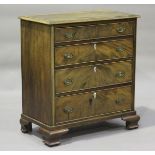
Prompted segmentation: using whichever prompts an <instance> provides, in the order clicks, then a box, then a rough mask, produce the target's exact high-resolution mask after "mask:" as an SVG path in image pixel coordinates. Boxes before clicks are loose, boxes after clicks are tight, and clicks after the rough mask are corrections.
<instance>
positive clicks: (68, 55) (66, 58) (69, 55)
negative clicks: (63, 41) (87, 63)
mask: <svg viewBox="0 0 155 155" xmlns="http://www.w3.org/2000/svg"><path fill="white" fill-rule="evenodd" d="M72 58H73V54H72V53H65V54H64V59H65V60H68V59H72Z"/></svg>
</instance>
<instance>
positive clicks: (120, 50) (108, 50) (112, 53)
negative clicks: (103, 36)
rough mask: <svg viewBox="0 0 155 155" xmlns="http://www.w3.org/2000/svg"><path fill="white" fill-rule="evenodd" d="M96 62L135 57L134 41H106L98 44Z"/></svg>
mask: <svg viewBox="0 0 155 155" xmlns="http://www.w3.org/2000/svg"><path fill="white" fill-rule="evenodd" d="M95 53H96V60H98V61H102V60H109V59H119V58H128V57H132V56H133V39H132V38H129V39H121V40H113V41H106V42H101V43H97V44H96V51H95Z"/></svg>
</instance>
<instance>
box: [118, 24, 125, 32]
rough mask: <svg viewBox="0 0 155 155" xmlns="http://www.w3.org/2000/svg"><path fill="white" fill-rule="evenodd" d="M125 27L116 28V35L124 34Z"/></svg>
mask: <svg viewBox="0 0 155 155" xmlns="http://www.w3.org/2000/svg"><path fill="white" fill-rule="evenodd" d="M125 30H126V29H125V27H123V26H120V27H118V28H116V31H117V32H118V33H123V32H125Z"/></svg>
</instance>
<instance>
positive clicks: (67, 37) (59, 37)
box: [55, 26, 96, 42]
mask: <svg viewBox="0 0 155 155" xmlns="http://www.w3.org/2000/svg"><path fill="white" fill-rule="evenodd" d="M92 38H96V27H95V26H79V27H66V28H55V41H56V42H68V41H75V40H85V39H92Z"/></svg>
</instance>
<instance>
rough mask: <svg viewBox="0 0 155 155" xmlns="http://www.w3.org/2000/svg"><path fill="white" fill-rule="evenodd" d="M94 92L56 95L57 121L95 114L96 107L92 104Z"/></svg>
mask: <svg viewBox="0 0 155 155" xmlns="http://www.w3.org/2000/svg"><path fill="white" fill-rule="evenodd" d="M91 97H92V94H90V93H87V94H82V95H72V96H66V97H56V102H55V104H56V122H57V123H58V122H64V121H69V120H74V119H78V118H82V117H88V116H91V115H93V114H94V110H95V109H94V108H93V107H91V106H90V101H89V100H90V99H91Z"/></svg>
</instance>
